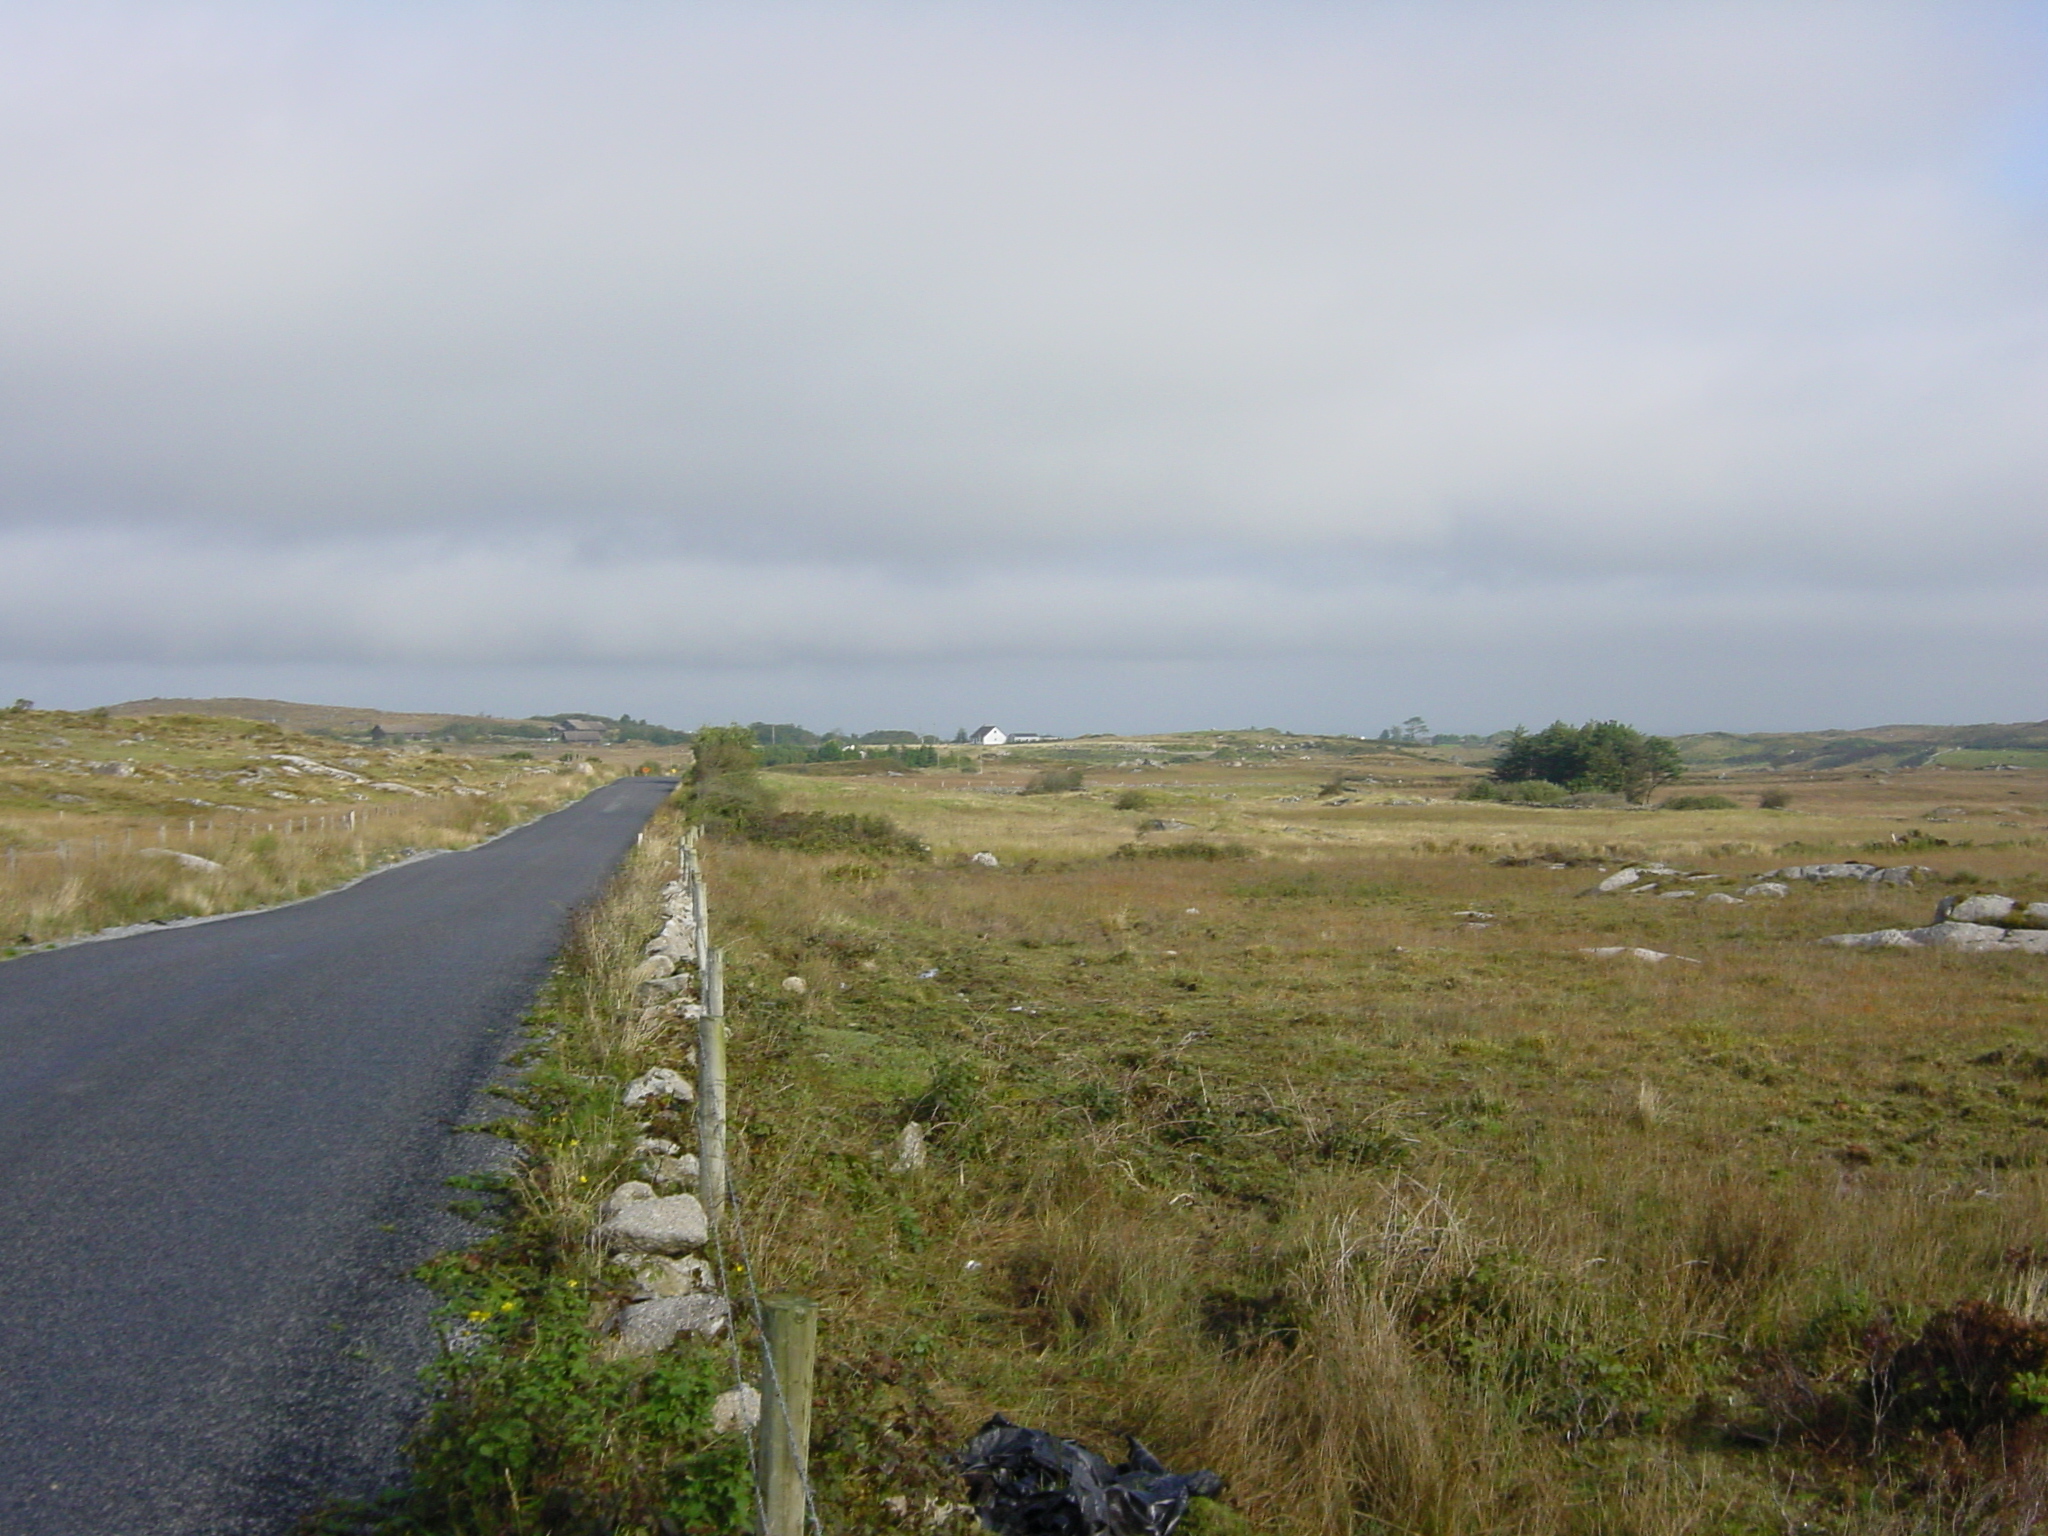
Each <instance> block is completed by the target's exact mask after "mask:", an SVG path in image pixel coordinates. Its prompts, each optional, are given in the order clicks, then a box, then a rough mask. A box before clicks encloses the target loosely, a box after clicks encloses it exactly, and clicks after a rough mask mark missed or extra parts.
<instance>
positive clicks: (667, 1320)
mask: <svg viewBox="0 0 2048 1536" xmlns="http://www.w3.org/2000/svg"><path fill="white" fill-rule="evenodd" d="M731 1320H732V1303H731V1302H729V1301H727V1300H726V1299H725V1298H724V1297H723V1296H720V1295H717V1294H715V1293H713V1292H710V1291H695V1292H692V1293H691V1294H689V1295H687V1296H657V1297H654V1298H653V1299H652V1300H649V1301H636V1302H633V1303H632V1304H630V1305H629V1306H626V1307H623V1308H621V1309H620V1311H619V1316H618V1320H617V1322H616V1323H615V1324H614V1325H613V1334H612V1340H611V1347H610V1349H609V1350H607V1351H606V1352H607V1353H608V1354H610V1355H611V1356H612V1357H613V1358H614V1359H620V1358H627V1359H630V1358H632V1357H634V1356H640V1355H653V1354H659V1353H660V1352H661V1351H662V1350H664V1349H667V1348H668V1347H669V1345H671V1344H673V1343H675V1341H676V1340H677V1338H679V1337H680V1336H681V1335H683V1334H685V1333H691V1334H695V1335H696V1336H697V1337H698V1338H702V1339H715V1338H717V1337H718V1335H719V1334H721V1333H723V1332H724V1331H725V1326H726V1324H727V1323H729V1322H730V1321H731Z"/></svg>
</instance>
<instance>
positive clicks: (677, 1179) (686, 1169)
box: [640, 1152, 697, 1187]
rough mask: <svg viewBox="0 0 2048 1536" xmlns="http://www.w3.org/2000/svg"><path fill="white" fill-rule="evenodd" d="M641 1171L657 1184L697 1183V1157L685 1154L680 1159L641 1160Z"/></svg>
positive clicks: (655, 1158)
mask: <svg viewBox="0 0 2048 1536" xmlns="http://www.w3.org/2000/svg"><path fill="white" fill-rule="evenodd" d="M640 1171H641V1172H642V1173H644V1174H646V1175H647V1177H648V1178H650V1179H652V1180H653V1181H654V1182H655V1183H657V1184H688V1185H690V1186H692V1187H695V1185H696V1183H697V1156H696V1154H695V1153H693V1152H685V1153H684V1154H683V1155H682V1156H680V1157H648V1158H643V1159H641V1162H640Z"/></svg>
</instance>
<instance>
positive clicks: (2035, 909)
mask: <svg viewBox="0 0 2048 1536" xmlns="http://www.w3.org/2000/svg"><path fill="white" fill-rule="evenodd" d="M2027 920H2028V921H2029V922H2035V923H2048V901H2030V902H2028V903H2027Z"/></svg>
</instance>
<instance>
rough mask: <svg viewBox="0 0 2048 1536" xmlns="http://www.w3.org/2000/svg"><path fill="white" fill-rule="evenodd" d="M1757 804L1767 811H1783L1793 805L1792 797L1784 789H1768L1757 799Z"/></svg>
mask: <svg viewBox="0 0 2048 1536" xmlns="http://www.w3.org/2000/svg"><path fill="white" fill-rule="evenodd" d="M1756 803H1757V805H1758V806H1759V807H1760V808H1761V809H1763V810H1766V811H1782V810H1784V809H1785V807H1786V806H1788V805H1790V804H1791V803H1792V797H1791V795H1789V794H1787V793H1786V792H1785V791H1784V790H1782V789H1767V790H1765V791H1764V792H1763V793H1762V794H1760V795H1758V796H1757V797H1756Z"/></svg>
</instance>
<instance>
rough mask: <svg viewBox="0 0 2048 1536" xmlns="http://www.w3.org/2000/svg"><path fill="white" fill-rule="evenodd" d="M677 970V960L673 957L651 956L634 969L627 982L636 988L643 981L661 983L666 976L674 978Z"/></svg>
mask: <svg viewBox="0 0 2048 1536" xmlns="http://www.w3.org/2000/svg"><path fill="white" fill-rule="evenodd" d="M675 970H676V962H675V958H674V957H673V956H671V955H649V956H648V957H647V958H646V959H645V960H642V961H641V962H640V963H639V964H638V965H636V966H634V967H633V973H632V975H631V976H629V977H628V978H627V980H629V981H631V982H633V983H634V984H635V985H636V986H637V985H638V984H639V983H641V982H643V981H659V980H661V979H662V977H664V976H673V975H674V974H675Z"/></svg>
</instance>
